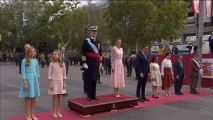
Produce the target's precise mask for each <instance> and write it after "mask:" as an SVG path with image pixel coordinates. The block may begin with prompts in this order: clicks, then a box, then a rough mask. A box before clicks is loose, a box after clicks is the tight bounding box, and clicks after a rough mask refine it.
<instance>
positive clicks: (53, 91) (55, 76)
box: [48, 50, 67, 118]
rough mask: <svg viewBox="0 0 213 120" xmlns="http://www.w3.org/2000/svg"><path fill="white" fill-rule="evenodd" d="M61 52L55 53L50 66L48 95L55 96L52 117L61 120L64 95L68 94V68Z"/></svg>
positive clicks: (56, 51)
mask: <svg viewBox="0 0 213 120" xmlns="http://www.w3.org/2000/svg"><path fill="white" fill-rule="evenodd" d="M60 58H61V57H60V52H59V51H58V50H55V51H53V59H52V62H51V63H50V65H49V70H48V79H49V91H48V94H49V95H52V96H53V99H52V105H53V113H52V117H54V118H58V117H59V118H61V117H62V115H61V113H60V109H61V102H62V94H65V93H66V79H67V76H66V68H65V64H64V62H63V61H62V60H61V59H60Z"/></svg>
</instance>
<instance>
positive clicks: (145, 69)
mask: <svg viewBox="0 0 213 120" xmlns="http://www.w3.org/2000/svg"><path fill="white" fill-rule="evenodd" d="M147 53H148V45H142V47H141V51H139V52H138V53H137V55H136V69H137V73H136V75H137V79H138V83H137V90H136V95H137V97H138V98H139V102H144V101H149V100H148V99H147V98H146V97H145V88H146V82H147V77H148V76H149V75H150V71H149V59H148V55H147Z"/></svg>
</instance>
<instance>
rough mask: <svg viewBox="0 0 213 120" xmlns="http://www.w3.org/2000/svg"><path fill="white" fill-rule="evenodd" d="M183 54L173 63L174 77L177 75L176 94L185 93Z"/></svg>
mask: <svg viewBox="0 0 213 120" xmlns="http://www.w3.org/2000/svg"><path fill="white" fill-rule="evenodd" d="M182 60H183V56H182V55H179V56H178V59H177V61H176V62H175V63H174V65H173V71H174V77H175V85H174V88H175V94H176V95H184V94H183V93H182V92H181V87H182V84H183V78H184V67H183V63H182Z"/></svg>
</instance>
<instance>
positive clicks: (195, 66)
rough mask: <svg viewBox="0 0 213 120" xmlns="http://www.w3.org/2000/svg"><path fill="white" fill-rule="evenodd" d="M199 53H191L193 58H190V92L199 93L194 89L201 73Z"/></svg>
mask: <svg viewBox="0 0 213 120" xmlns="http://www.w3.org/2000/svg"><path fill="white" fill-rule="evenodd" d="M198 57H199V53H198V52H195V53H193V58H192V59H191V60H190V72H189V75H190V93H191V94H199V93H198V92H197V91H196V88H197V82H198V79H199V76H200V75H201V74H200V72H201V64H200V61H199V60H198Z"/></svg>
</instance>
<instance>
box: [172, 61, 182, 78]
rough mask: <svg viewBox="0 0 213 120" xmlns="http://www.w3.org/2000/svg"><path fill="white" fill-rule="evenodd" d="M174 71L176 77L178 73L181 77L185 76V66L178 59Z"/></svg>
mask: <svg viewBox="0 0 213 120" xmlns="http://www.w3.org/2000/svg"><path fill="white" fill-rule="evenodd" d="M182 65H183V64H182ZM173 71H174V72H173V73H174V76H175V77H176V76H177V75H178V76H179V77H184V67H183V66H181V63H180V62H179V61H178V60H177V61H176V62H175V63H174V64H173Z"/></svg>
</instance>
